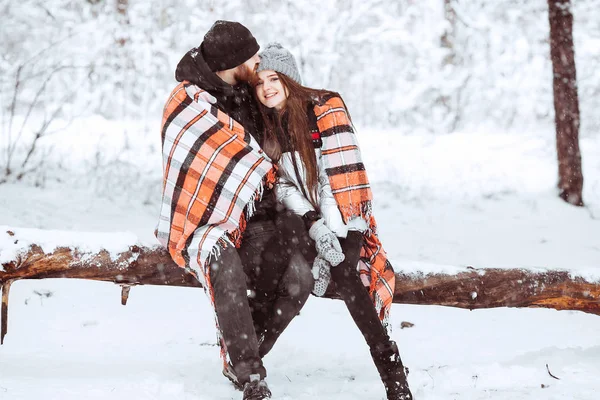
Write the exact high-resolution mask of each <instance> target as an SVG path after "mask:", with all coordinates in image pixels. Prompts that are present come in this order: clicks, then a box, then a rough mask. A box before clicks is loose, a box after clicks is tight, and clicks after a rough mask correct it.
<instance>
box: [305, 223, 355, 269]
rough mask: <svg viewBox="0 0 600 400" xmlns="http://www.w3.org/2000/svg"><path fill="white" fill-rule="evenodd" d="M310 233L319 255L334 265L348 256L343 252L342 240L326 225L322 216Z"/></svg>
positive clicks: (313, 225)
mask: <svg viewBox="0 0 600 400" xmlns="http://www.w3.org/2000/svg"><path fill="white" fill-rule="evenodd" d="M308 235H309V236H310V238H311V239H312V240H314V241H315V244H316V248H317V253H318V254H319V256H320V257H321V258H323V259H325V260H326V261H328V262H329V263H330V264H331V266H332V267H335V266H336V265H338V264H339V263H341V262H342V261H344V259H345V258H346V257H345V256H344V253H343V252H342V246H341V245H340V241H339V240H338V238H337V236H335V233H333V232H332V231H331V229H329V228H328V227H327V226H325V224H324V221H323V219H322V218H321V219H320V220H318V221H316V222H315V223H314V224H312V226H311V227H310V230H309V231H308Z"/></svg>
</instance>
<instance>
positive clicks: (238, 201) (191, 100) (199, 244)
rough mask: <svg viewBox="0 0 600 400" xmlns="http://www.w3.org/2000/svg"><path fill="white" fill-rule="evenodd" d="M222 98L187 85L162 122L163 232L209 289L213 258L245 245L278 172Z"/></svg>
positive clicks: (164, 241)
mask: <svg viewBox="0 0 600 400" xmlns="http://www.w3.org/2000/svg"><path fill="white" fill-rule="evenodd" d="M215 101H216V100H215V98H214V97H213V96H211V95H210V94H209V93H208V92H205V91H203V90H201V89H200V88H199V87H197V86H195V85H192V84H190V83H189V82H183V83H181V84H179V85H178V86H177V87H176V88H175V89H174V90H173V92H172V93H171V95H170V97H169V100H168V101H167V104H166V105H165V108H164V114H163V122H162V149H163V173H164V175H163V198H162V205H161V211H160V218H159V221H158V226H157V230H156V236H157V238H158V240H159V241H160V243H161V244H162V245H163V246H165V247H166V248H167V249H168V250H169V253H170V254H171V257H172V258H173V260H174V261H175V263H177V265H179V266H181V267H186V268H189V269H190V270H191V272H193V273H194V274H195V275H196V277H197V278H198V280H199V281H200V283H202V284H203V285H204V286H205V287H206V288H207V290H208V291H210V279H209V277H208V265H207V261H208V259H209V257H210V256H211V254H216V253H218V251H219V249H220V248H221V247H222V246H226V245H227V243H228V242H229V243H232V244H234V245H236V247H237V246H239V244H240V239H241V234H242V232H243V230H244V229H245V221H246V218H247V217H249V216H250V215H249V214H250V213H251V210H252V209H253V204H254V201H255V200H258V198H259V197H260V195H261V193H262V188H263V185H264V184H265V182H266V181H269V182H274V180H275V171H274V169H273V165H272V163H271V161H270V160H269V158H268V157H267V156H266V155H265V154H264V152H263V151H262V150H261V149H260V147H259V145H258V143H257V142H256V140H255V139H254V138H253V137H252V135H250V134H249V133H248V132H246V131H244V128H243V127H242V126H241V125H240V124H239V123H238V122H237V121H235V120H234V119H232V118H230V117H229V116H228V115H227V114H225V113H224V112H222V111H221V110H219V109H218V108H217V107H216V106H215V105H214V104H215Z"/></svg>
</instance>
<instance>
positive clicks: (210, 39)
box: [200, 20, 260, 72]
mask: <svg viewBox="0 0 600 400" xmlns="http://www.w3.org/2000/svg"><path fill="white" fill-rule="evenodd" d="M259 48H260V46H259V45H258V43H257V42H256V39H255V38H254V36H252V33H250V31H249V30H248V28H246V27H245V26H244V25H242V24H240V23H239V22H232V21H220V20H219V21H217V22H215V23H214V24H213V26H212V27H211V28H210V29H209V30H208V32H206V35H204V41H203V42H202V44H201V45H200V49H201V51H202V55H203V56H204V60H205V61H206V63H207V64H208V67H209V68H210V69H211V70H212V71H213V72H215V71H224V70H226V69H231V68H235V67H237V66H238V65H241V64H243V63H245V62H246V61H248V60H249V59H250V58H251V57H252V56H253V55H255V54H256V53H257V52H258V49H259Z"/></svg>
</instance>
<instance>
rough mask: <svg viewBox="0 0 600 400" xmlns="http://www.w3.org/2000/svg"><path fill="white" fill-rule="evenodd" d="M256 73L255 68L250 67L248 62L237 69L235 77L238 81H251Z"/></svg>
mask: <svg viewBox="0 0 600 400" xmlns="http://www.w3.org/2000/svg"><path fill="white" fill-rule="evenodd" d="M254 74H255V73H254V69H250V67H248V66H247V65H246V64H242V65H239V66H238V67H237V68H236V69H235V71H234V73H233V77H234V79H235V80H236V81H238V82H246V83H251V82H252V81H253V80H254Z"/></svg>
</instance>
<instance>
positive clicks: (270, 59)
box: [256, 43, 302, 84]
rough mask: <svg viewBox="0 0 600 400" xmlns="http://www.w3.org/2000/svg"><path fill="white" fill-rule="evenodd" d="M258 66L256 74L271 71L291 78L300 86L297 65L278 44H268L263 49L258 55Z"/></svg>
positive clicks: (290, 55)
mask: <svg viewBox="0 0 600 400" xmlns="http://www.w3.org/2000/svg"><path fill="white" fill-rule="evenodd" d="M258 56H259V57H260V64H258V69H257V70H256V72H260V71H266V70H273V71H277V72H280V73H282V74H284V75H287V76H288V77H290V78H292V79H293V80H295V81H296V82H298V83H299V84H302V78H301V77H300V72H299V71H298V65H296V60H295V59H294V56H293V55H292V53H290V52H289V51H288V50H287V49H286V48H284V47H283V46H282V45H281V44H279V43H269V44H268V45H267V46H266V47H265V49H264V50H263V51H262V52H260V53H258Z"/></svg>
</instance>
